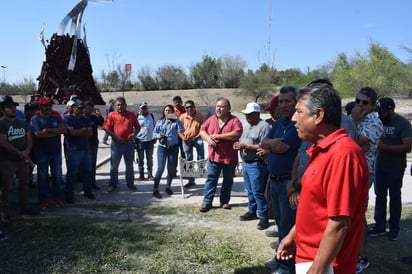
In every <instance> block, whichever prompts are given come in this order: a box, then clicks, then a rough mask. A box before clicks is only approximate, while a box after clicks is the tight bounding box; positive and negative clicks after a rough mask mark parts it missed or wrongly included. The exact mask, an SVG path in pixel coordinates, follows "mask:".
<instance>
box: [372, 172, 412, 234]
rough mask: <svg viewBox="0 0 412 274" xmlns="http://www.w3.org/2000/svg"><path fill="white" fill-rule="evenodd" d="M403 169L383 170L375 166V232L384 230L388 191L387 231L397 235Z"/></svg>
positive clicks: (400, 208) (400, 209)
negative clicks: (388, 216) (388, 215)
mask: <svg viewBox="0 0 412 274" xmlns="http://www.w3.org/2000/svg"><path fill="white" fill-rule="evenodd" d="M404 171H405V169H404V168H390V169H389V168H383V167H380V166H376V176H375V185H374V187H375V195H376V200H375V216H374V218H375V221H376V225H375V226H376V230H378V231H385V229H386V204H387V195H388V190H389V214H390V218H389V230H390V233H394V234H398V233H399V222H400V219H401V212H402V200H401V188H402V180H403V174H404Z"/></svg>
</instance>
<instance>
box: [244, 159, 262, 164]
mask: <svg viewBox="0 0 412 274" xmlns="http://www.w3.org/2000/svg"><path fill="white" fill-rule="evenodd" d="M243 162H245V163H247V164H251V163H256V162H263V160H262V159H258V160H250V161H246V160H243Z"/></svg>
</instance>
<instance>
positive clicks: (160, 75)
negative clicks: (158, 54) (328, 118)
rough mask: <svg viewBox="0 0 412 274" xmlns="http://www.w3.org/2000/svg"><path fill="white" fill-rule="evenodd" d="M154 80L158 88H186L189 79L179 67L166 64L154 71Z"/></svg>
mask: <svg viewBox="0 0 412 274" xmlns="http://www.w3.org/2000/svg"><path fill="white" fill-rule="evenodd" d="M156 80H157V83H158V85H159V89H162V90H170V89H187V88H188V87H189V81H188V77H187V75H186V73H185V72H184V70H183V69H182V68H181V67H177V66H172V65H166V66H162V67H160V68H159V69H158V70H157V71H156Z"/></svg>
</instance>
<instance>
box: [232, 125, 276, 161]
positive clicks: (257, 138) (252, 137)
mask: <svg viewBox="0 0 412 274" xmlns="http://www.w3.org/2000/svg"><path fill="white" fill-rule="evenodd" d="M269 129H270V126H269V124H268V123H266V122H265V121H263V120H262V119H260V120H259V122H258V123H257V124H256V125H254V126H251V125H250V124H247V126H246V127H245V128H244V129H243V133H242V136H241V137H240V139H239V141H240V142H241V143H245V144H251V145H256V144H260V142H261V141H262V139H263V138H265V137H266V135H267V134H268V132H269ZM240 156H241V157H242V160H243V161H254V160H260V159H261V157H259V156H258V155H257V154H256V150H250V149H242V150H240Z"/></svg>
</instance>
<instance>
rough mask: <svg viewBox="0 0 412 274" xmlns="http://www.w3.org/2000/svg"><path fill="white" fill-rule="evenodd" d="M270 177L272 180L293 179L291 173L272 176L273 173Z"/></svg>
mask: <svg viewBox="0 0 412 274" xmlns="http://www.w3.org/2000/svg"><path fill="white" fill-rule="evenodd" d="M269 177H270V179H271V180H272V181H283V180H290V179H292V177H291V176H290V175H284V176H272V175H270V176H269Z"/></svg>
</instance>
